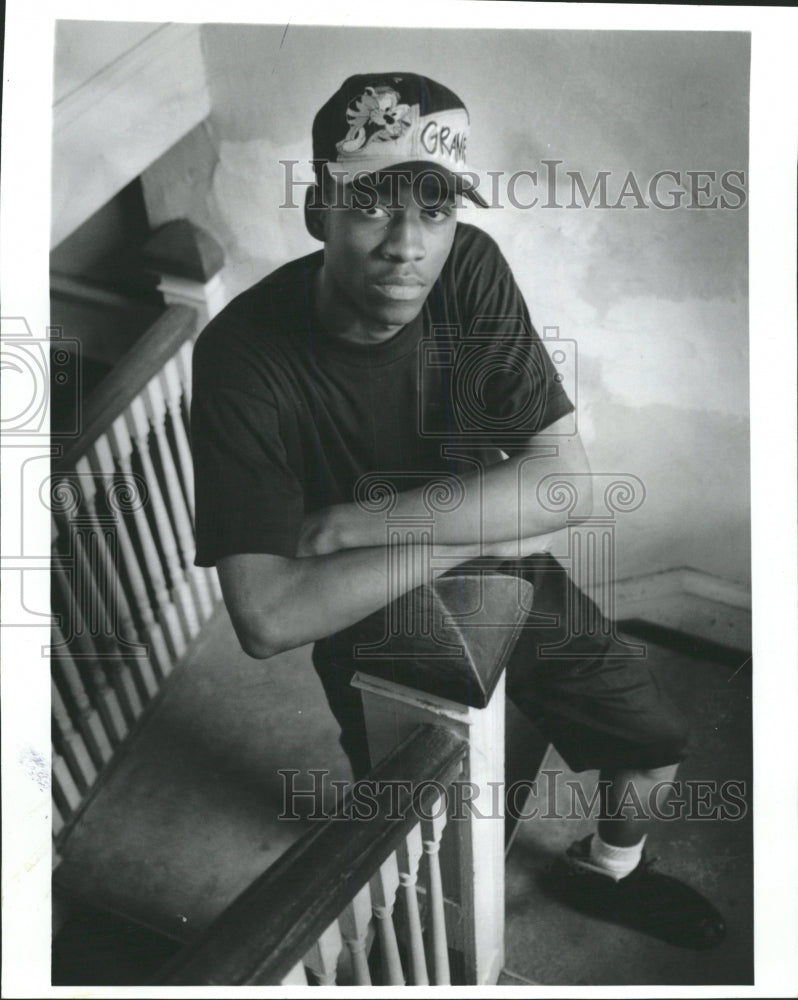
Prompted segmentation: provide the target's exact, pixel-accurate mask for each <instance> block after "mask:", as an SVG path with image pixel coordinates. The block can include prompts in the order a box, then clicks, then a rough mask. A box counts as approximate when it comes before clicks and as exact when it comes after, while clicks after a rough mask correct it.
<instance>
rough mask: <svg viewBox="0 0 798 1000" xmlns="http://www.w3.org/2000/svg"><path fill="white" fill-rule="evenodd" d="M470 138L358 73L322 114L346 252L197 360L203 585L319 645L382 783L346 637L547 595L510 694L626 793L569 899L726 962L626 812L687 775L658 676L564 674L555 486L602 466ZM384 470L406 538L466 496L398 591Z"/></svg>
mask: <svg viewBox="0 0 798 1000" xmlns="http://www.w3.org/2000/svg"><path fill="white" fill-rule="evenodd" d="M468 128H469V119H468V114H467V112H466V109H465V106H464V105H463V103H462V101H460V99H459V98H458V97H457V96H456V95H455V94H453V93H452V92H451V91H450V90H448V89H447V88H446V87H443V86H442V85H440V84H438V83H436V82H434V81H432V80H429V79H426V78H424V77H421V76H417V75H415V74H411V73H376V74H366V75H361V76H355V77H351V78H350V79H348V80H347V81H345V83H344V84H343V86H342V87H341V88H340V90H339V91H338V92H337V93H336V94H334V95H333V97H332V98H330V100H329V101H328V102H327V103H326V104H325V105H324V107H322V109H321V110H320V111H319V113H318V114H317V116H316V118H315V121H314V124H313V153H314V167H315V170H316V186H315V188H314V189H313V190H312V191H310V192H309V197H308V199H307V201H306V210H305V218H306V224H307V226H308V229H309V231H310V232H311V234H312V235H313V236H315V237H316V238H318V239H319V240H321V241H322V242H323V243H324V250H323V251H321V252H317V253H315V254H311V255H309V256H307V257H303V258H301V259H299V260H295V261H292V262H290V263H288V264H286V265H284V266H283V267H281V268H279V269H278V270H277V271H275V272H274V273H273V274H271V275H269V276H268V277H267V278H265V279H264V280H263V281H261V282H260V283H259V284H257V285H255V286H254V287H253V288H251V289H250V290H249V291H247V292H245V293H244V294H243V295H241V296H239V297H238V298H237V299H236V300H235V301H234V302H232V303H231V304H230V305H229V306H228V307H227V308H226V309H225V310H224V311H223V312H222V313H221V314H220V315H219V316H218V317H217V318H216V319H215V320H214V321H213V322H212V323H211V324H210V326H209V327H208V329H206V330H205V331H204V333H203V334H202V336H201V337H200V339H199V341H198V343H197V348H196V351H195V360H194V402H193V407H192V436H193V447H194V451H195V474H196V503H197V563H198V564H199V565H203V566H205V565H216V566H217V567H218V572H219V578H220V581H221V585H222V590H223V593H224V598H225V602H226V605H227V607H228V610H229V612H230V616H231V619H232V621H233V624H234V627H235V629H236V633H237V635H238V637H239V640H240V642H241V645H242V647H243V648H244V650H245V651H246V652H247V653H249V654H250V655H251V656H255V657H262V658H267V657H270V656H272V655H274V654H275V653H278V652H280V651H281V650H286V649H290V648H293V647H296V646H300V645H303V644H305V643H308V642H315V647H314V665H315V667H316V670H317V671H318V673H319V675H320V677H321V680H322V683H323V685H324V688H325V691H326V694H327V697H328V699H329V702H330V706H331V708H332V710H333V712H334V713H335V715H336V718H337V719H338V721H339V722H340V724H341V728H342V743H343V745H344V748H345V749H346V751H347V753H348V755H349V757H350V760H351V761H352V766H353V770H354V773H355V775H356V776H361V775H362V774H363V773H364V772H365V771H366V770H367V769H368V767H369V760H368V750H367V747H366V741H365V732H364V725H363V715H362V709H361V707H360V702H359V697H358V695H357V692H355V691H353V690H352V689H351V688H350V687H349V680H350V678H351V676H352V674H353V672H354V670H355V664H354V662H353V658H352V651H351V648H347V647H346V645H345V644H344V643H343V642H341V641H340V635H339V634H340V633H341V631H342V630H344V629H346V628H347V627H348V626H350V625H352V624H353V623H355V622H358V621H360V620H361V619H363V618H365V617H366V616H368V615H370V614H371V613H373V612H375V611H377V610H378V609H379V608H381V607H383V606H384V605H385V604H386V603H387V602H388V601H389V600H392V599H394V598H396V597H399V596H400V595H401V594H402V593H404V592H406V591H408V590H410V589H412V588H414V587H417V586H419V585H422V584H424V583H429V582H430V577H435V576H438V575H440V574H441V573H443V572H446V571H447V570H450V569H452V568H453V567H455V566H457V565H460V564H463V563H465V562H468V561H469V560H472V559H475V558H479V557H486V556H490V557H493V558H494V559H495V558H496V557H500V558H504V559H506V560H507V562H506V563H505V564H504V565H503V566H502V572H509V573H513V574H516V573H517V574H521V575H522V576H524V577H525V578H527V579H529V580H530V581H531V582H533V583H534V585H535V608H534V613H535V614H540V613H541V612H543V613H548V614H554V615H555V618H554V620H555V621H557V622H558V623H559V624H558V625H556V626H554V627H551V626H549V627H545V628H533V627H528V628H525V629H524V630H523V632H522V638H521V639H520V641H519V643H518V645H517V646H516V649H515V652H514V654H513V656H512V658H511V662H510V664H509V666H508V671H507V691H508V694H509V696H510V697H511V698H513V699H514V700H515V701H516V703H517V704H518V705H519V707H520V708H521V709H522V710H524V711H525V712H526V713H527V714H528V715H529V716H530V717H531V718H533V719H534V720H535V721H536V722H537V723H538V725H539V726H541V727H542V729H543V731H544V732H545V733H546V735H547V736H548V738H549V739H550V740H551V741H552V742H553V743H554V745H555V746H556V747H557V748H558V750H559V752H560V753H561V754H562V755H563V757H564V758H565V760H566V761H567V762H568V763H569V765H570V766H571V767H572V768H574V769H575V770H586V769H600V777H601V779H602V787H603V788H604V799H603V806H604V811H603V813H602V817H603V818H602V819H600V821H599V825H598V830H597V832H596V833H595V834H594V835H592V837H589V838H587V839H586V840H585V841H582V842H579V843H576V844H574V845H572V846H571V847H570V848H569V850H568V853H567V858H566V859H564V861H563V862H562V863H561V864H560V865H559V866H558V867H557V868H556V870H555V872H554V873H553V879H552V884H553V885H554V886H555V888H556V889H557V891H558V892H560V893H561V894H564V895H565V896H566V897H567V898H568V899H570V900H571V901H572V902H573V903H575V904H576V905H579V906H582V907H583V908H585V909H590V910H591V911H592V912H595V913H600V914H602V915H604V916H606V917H608V918H609V919H613V920H617V921H620V922H624V923H628V924H631V925H633V926H635V927H637V928H638V929H643V930H648V931H650V932H651V933H653V934H656V935H658V936H660V937H664V938H665V939H666V940H669V941H672V942H673V943H677V944H682V945H685V946H688V947H698V948H701V947H711V946H713V945H715V944H717V943H718V942H719V941H720V940H721V938H722V936H723V933H724V928H723V921H722V918H721V917H720V915H719V914H718V913H717V911H716V910H715V909H714V908H713V907H712V906H711V905H710V904H709V903H708V902H707V901H705V900H704V899H702V897H701V896H699V895H698V894H697V893H695V892H694V891H693V890H691V889H689V888H688V887H687V886H684V885H682V884H681V883H679V882H677V881H676V880H674V879H670V878H669V877H667V876H664V875H660V874H658V873H656V872H654V871H653V870H652V869H651V866H650V864H649V863H648V862H647V861H646V859H645V857H644V854H643V843H644V840H645V835H646V830H647V826H648V820H644V819H640V818H638V817H635V818H626V817H625V816H622V815H613V814H614V813H615V814H617V813H618V812H619V810H618V806H619V805H620V804H621V803H622V801H623V796H624V792H625V790H626V789H627V787H628V785H629V783H631V784H632V786H633V788H634V791H635V792H636V799H637V800H639V801H641V802H646V800H647V794H648V792H649V791H650V790H651V789H652V788H653V787H654V786H655V785H656V784H657V783H659V782H663V781H670V780H672V779H673V778H674V776H675V773H676V768H677V766H678V762H679V761H680V760H681V759H682V757H683V756H684V754H685V747H686V742H687V733H686V726H685V723H684V720H683V718H682V717H681V715H680V714H679V712H678V711H677V710H676V709H675V707H674V706H672V705H671V704H670V702H669V701H668V700H667V698H666V697H665V695H664V694H663V693H662V692H661V691H660V689H659V687H658V684H657V682H656V678H655V677H654V676H653V675H652V674H651V673H650V671H649V670H648V668H647V667H645V666H642V665H640V664H639V663H637V662H635V661H628V660H623V659H620V660H613V659H612V658H611V657H609V656H607V655H606V649H605V646H604V645H603V644H602V643H601V642H599V641H598V640H597V639H589V638H586V637H584V636H582V637H580V638H579V639H578V642H579V643H580V644H581V646H580V647H579V651H580V652H581V653H582V657H581V659H579V660H578V661H574V660H572V659H567V660H562V659H557V658H555V657H546V656H545V655H542V654H541V652H540V648H539V647H540V646H541V645H545V644H552V643H554V642H556V641H557V640H558V639H560V638H562V637H564V636H565V635H566V630H567V628H568V622H567V616H566V614H565V609H566V607H567V605H568V601H569V599H572V598H573V585H572V584H571V583H570V581H569V580H568V578H567V576H566V574H565V572H564V570H563V569H562V567H561V566H559V564H558V563H557V562H556V561H555V560H554V559H553V558H552V557H551V556H550V555H548V554H547V553H546V552H545V536H546V535H547V534H549V533H551V532H553V531H556V530H558V529H560V528H562V527H563V526H564V524H565V515H564V514H562V513H552V512H551V511H549V510H546V509H544V508H543V507H542V506H541V505H540V503H539V502H538V499H537V488H536V487H537V484H538V483H539V482H540V481H541V480H542V479H543V478H544V477H545V476H547V475H550V474H552V473H557V474H582V475H583V476H584V474H585V473H587V472H589V468H588V464H587V460H586V458H585V453H584V450H583V448H582V445H581V443H580V441H579V438H578V435H577V434H576V433H575V432H574V430H573V427H572V420H571V417H570V414H571V413H572V411H573V405H572V404H571V402H570V400H569V399H568V397H567V395H566V393H565V392H564V390H563V388H562V386H561V383H560V382H559V381H558V379H557V376H556V373H555V369H554V366H553V364H552V362H551V360H550V359H549V357H548V354H547V353H546V351H545V349H544V348H543V347H542V345H541V343H540V341H539V339H538V337H537V335H536V333H535V332H534V330H533V328H532V326H531V323H530V320H529V316H528V313H527V309H526V305H525V303H524V301H523V298H522V296H521V294H520V292H519V291H518V288H517V286H516V284H515V281H514V279H513V275H512V273H511V271H510V269H509V267H508V265H507V263H506V262H505V260H504V258H503V257H502V255H501V253H500V251H499V250H498V248H497V246H496V244H495V243H494V242H493V241H492V240H491V239H490V238H489V237H488V236H487V235H486V234H485V233H484V232H482V231H481V230H479V229H477V228H475V227H474V226H469V225H464V224H463V223H461V222H458V219H457V211H458V202H459V201H460V200H461V198H462V197H467V198H469V199H470V201H471V202H472V203H474V204H483V205H484V203H483V202H482V200H481V198H480V196H479V193H478V191H477V190H476V188H475V175H473V174H470V173H469V171H468V170H467V168H466V160H465V152H466V139H467V135H468ZM472 214H473V213H472ZM374 473H379V474H381V476H382V478H383V480H384V481H385V483H387V488H391V489H393V491H394V494H395V495H394V497H393V500H392V502H393V508H392V515H393V516H397V517H402V518H403V521H404V523H411V522H412V520H413V518H414V516H416V515H419V514H421V515H423V514H425V513H426V510H427V508H426V506H425V496H426V494H425V486H427V484H429V483H430V482H441V481H445V482H447V483H449V484H451V483H452V482H456V483H457V488H458V489H459V490H460V492H461V496H460V497H459V502H458V503H456V504H451V505H449V507H447V509H445V510H444V511H443V512H439V513H437V514H436V515H435V521H434V539H433V540H434V553H433V552H432V551H431V544H430V541H429V538H428V536H425V535H423V533H419V534H418V535H417V536H413V534H412V533H409V534H408V535H406V540H405V541H404V542H403V551H402V552H401V558H398V559H396V558H395V559H393V560H392V563H391V564H392V566H393V567H394V569H396V568H397V567H399V568H400V572H399V573H398V574H395V575H393V576H392V578H391V580H390V581H389V579H388V569H387V567H388V560H387V559H386V534H385V521H384V515H383V514H382V513H378V512H376V513H375V512H374V510H373V508H371V507H370V506H369V505H368V504H366V503H362V502H358V490H359V489H360V488H361V487H362V484H363V482H364V477H367V476H369V475H370V474H374ZM394 554H395V553H394ZM433 556H434V558H433ZM430 566H431V567H432V569H430V568H429V567H430ZM569 590H570V594H569ZM579 600H580V601H582V602H583V606H585V605H584V602H585V601H586V598H584V596H583V595H579ZM591 607H592V606H591ZM549 620H551V619H549Z"/></svg>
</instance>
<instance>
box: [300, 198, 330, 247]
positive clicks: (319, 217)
mask: <svg viewBox="0 0 798 1000" xmlns="http://www.w3.org/2000/svg"><path fill="white" fill-rule="evenodd" d="M305 227H306V228H307V231H308V232H309V233H310V235H311V236H312V237H313V238H314V239H317V240H321V242H322V243H324V242H325V241H326V239H327V209H326V208H325V205H324V195H323V194H322V190H321V187H320V186H319V185H318V184H316V185H314V186H313V187H309V188H308V189H307V191H305Z"/></svg>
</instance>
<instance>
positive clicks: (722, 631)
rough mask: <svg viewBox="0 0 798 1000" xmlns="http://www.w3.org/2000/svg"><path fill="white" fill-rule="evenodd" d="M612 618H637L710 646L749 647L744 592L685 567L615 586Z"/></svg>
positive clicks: (746, 595) (747, 600) (748, 603)
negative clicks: (706, 641) (686, 634)
mask: <svg viewBox="0 0 798 1000" xmlns="http://www.w3.org/2000/svg"><path fill="white" fill-rule="evenodd" d="M615 618H616V620H622V619H624V618H638V619H641V620H643V621H645V622H649V623H651V624H654V625H663V626H665V627H668V628H673V629H676V630H678V631H682V632H687V633H689V634H691V635H695V636H698V637H700V638H703V639H707V640H709V641H710V642H717V643H721V644H724V645H727V646H733V647H738V648H741V649H749V648H750V647H751V594H750V591H749V590H748V588H746V587H744V586H743V585H741V584H738V583H735V582H733V581H731V580H724V579H722V578H721V577H716V576H712V575H711V574H710V573H704V572H702V571H700V570H697V569H692V568H690V567H688V566H679V567H675V568H674V569H669V570H664V571H663V572H660V573H648V574H644V575H642V576H635V577H629V578H627V579H625V580H618V581H617V582H616V584H615Z"/></svg>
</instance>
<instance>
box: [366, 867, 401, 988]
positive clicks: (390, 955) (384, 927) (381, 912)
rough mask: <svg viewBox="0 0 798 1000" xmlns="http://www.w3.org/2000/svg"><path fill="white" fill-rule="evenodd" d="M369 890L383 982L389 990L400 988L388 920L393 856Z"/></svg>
mask: <svg viewBox="0 0 798 1000" xmlns="http://www.w3.org/2000/svg"><path fill="white" fill-rule="evenodd" d="M370 886H371V908H372V910H373V911H374V916H375V917H376V918H377V930H378V932H379V935H380V949H381V951H382V961H383V970H384V973H385V978H386V979H387V982H388V985H389V986H404V984H405V977H404V973H403V972H402V960H401V958H400V957H399V946H398V945H397V943H396V931H395V930H394V926H393V919H392V916H393V907H394V903H395V902H396V891H397V889H398V888H399V868H398V866H397V863H396V855H395V854H391V855H390V856H389V857H388V858H387V859H386V861H385V862H384V863H383V864H382V865H381V866H380V868H379V870H378V871H377V872H375V873H374V875H373V876H372V877H371V881H370Z"/></svg>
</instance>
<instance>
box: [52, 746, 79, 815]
mask: <svg viewBox="0 0 798 1000" xmlns="http://www.w3.org/2000/svg"><path fill="white" fill-rule="evenodd" d="M52 753H53V760H52V770H53V789H54V792H55V794H56V795H60V797H61V798H62V799H63V801H64V804H65V805H66V808H67V809H68V810H69V815H70V816H71V815H72V813H73V812H74V811H75V810H76V809H77V808H78V806H79V805H80V800H81V794H80V791H79V790H78V786H77V785H76V784H75V781H74V779H73V777H72V775H71V774H70V773H69V768H68V767H67V766H66V763H65V761H64V758H63V757H62V756H61V755H60V754H59V753H58V752H57V751H56V750H55V748H53V752H52Z"/></svg>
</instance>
